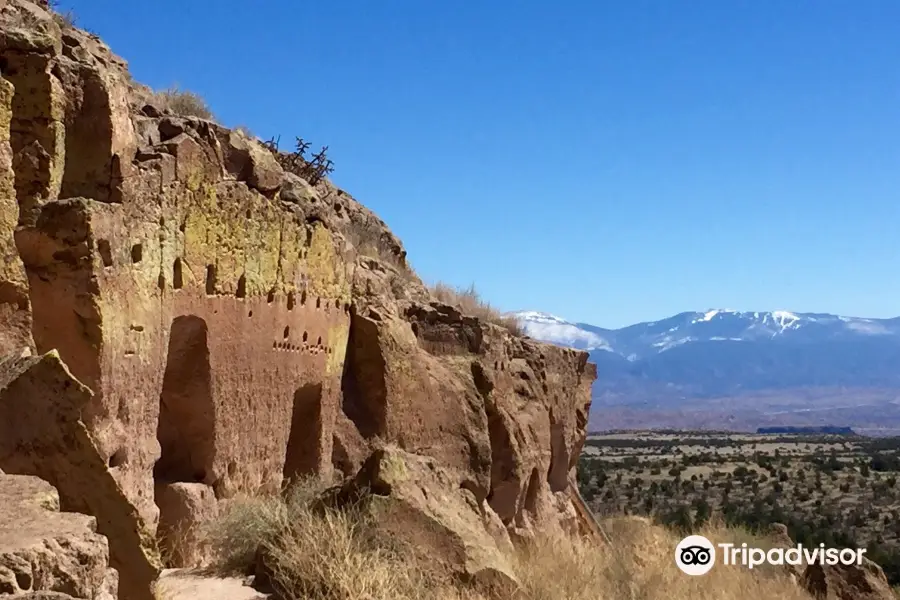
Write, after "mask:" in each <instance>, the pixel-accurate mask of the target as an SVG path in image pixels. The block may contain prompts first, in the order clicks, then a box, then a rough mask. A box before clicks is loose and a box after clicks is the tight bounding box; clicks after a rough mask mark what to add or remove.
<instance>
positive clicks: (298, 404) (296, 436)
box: [284, 383, 322, 481]
mask: <svg viewBox="0 0 900 600" xmlns="http://www.w3.org/2000/svg"><path fill="white" fill-rule="evenodd" d="M321 438H322V385H321V384H319V383H316V384H306V385H304V386H302V387H301V388H299V389H298V390H297V391H296V393H294V408H293V411H292V413H291V432H290V435H289V436H288V444H287V452H286V454H285V457H284V478H285V480H286V481H290V480H292V479H296V478H298V477H302V476H304V475H312V474H314V473H316V472H318V469H319V463H320V462H321V460H322V443H321Z"/></svg>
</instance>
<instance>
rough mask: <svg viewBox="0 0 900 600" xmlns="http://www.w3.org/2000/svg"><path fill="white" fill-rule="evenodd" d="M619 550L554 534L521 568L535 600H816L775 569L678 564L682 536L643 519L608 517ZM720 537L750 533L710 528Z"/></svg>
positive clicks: (525, 554) (524, 557) (530, 551)
mask: <svg viewBox="0 0 900 600" xmlns="http://www.w3.org/2000/svg"><path fill="white" fill-rule="evenodd" d="M604 526H605V528H606V530H607V531H608V532H609V534H610V537H611V538H612V540H613V543H614V544H615V547H614V549H610V548H608V547H605V546H604V547H598V546H597V544H596V543H594V542H592V541H587V540H572V539H570V538H562V537H552V536H551V537H547V538H542V539H540V540H538V541H537V542H536V543H534V544H532V545H530V546H529V547H527V548H525V549H523V550H522V552H521V553H520V556H519V564H518V568H517V572H518V575H519V578H520V579H521V581H522V586H523V588H524V589H523V592H524V594H523V595H524V597H525V598H527V599H528V600H556V599H558V598H566V599H568V600H744V599H745V598H778V599H779V600H811V596H809V595H808V594H807V593H806V592H804V591H803V590H802V589H800V588H799V587H798V586H797V585H796V584H794V583H793V582H791V581H790V580H789V579H788V578H787V577H786V575H785V574H784V573H783V572H780V571H776V570H775V569H769V570H768V571H766V570H757V569H754V570H753V571H750V570H748V569H745V568H742V567H732V566H724V565H721V564H717V565H716V566H715V567H714V568H713V569H712V571H710V572H709V573H707V574H706V575H703V576H700V577H690V576H688V575H685V574H683V573H682V572H681V571H680V570H678V568H677V567H676V566H675V559H674V550H675V546H676V544H677V543H678V542H679V541H680V538H679V536H677V535H675V534H674V533H672V532H670V531H668V530H666V529H663V528H662V527H659V526H656V525H652V524H651V523H649V521H647V520H646V519H641V518H636V517H630V518H629V517H626V518H616V519H611V520H607V521H605V522H604ZM701 533H702V534H703V535H705V536H706V537H708V538H709V539H711V540H713V541H714V542H715V541H717V540H721V541H725V540H727V541H734V540H746V539H747V536H748V535H749V534H747V533H746V532H740V531H732V530H728V529H725V528H722V527H720V526H711V527H710V528H708V529H706V530H704V531H703V532H701Z"/></svg>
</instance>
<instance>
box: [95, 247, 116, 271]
mask: <svg viewBox="0 0 900 600" xmlns="http://www.w3.org/2000/svg"><path fill="white" fill-rule="evenodd" d="M97 251H98V252H100V260H102V261H103V266H104V267H111V266H112V264H113V259H112V249H111V248H110V247H109V240H100V241H99V242H97Z"/></svg>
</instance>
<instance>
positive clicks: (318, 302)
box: [316, 298, 322, 308]
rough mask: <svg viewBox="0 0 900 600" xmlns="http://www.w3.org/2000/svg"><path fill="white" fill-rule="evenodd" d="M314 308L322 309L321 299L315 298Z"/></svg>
mask: <svg viewBox="0 0 900 600" xmlns="http://www.w3.org/2000/svg"><path fill="white" fill-rule="evenodd" d="M316 308H322V299H321V298H316Z"/></svg>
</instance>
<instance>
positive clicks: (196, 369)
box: [153, 315, 214, 483]
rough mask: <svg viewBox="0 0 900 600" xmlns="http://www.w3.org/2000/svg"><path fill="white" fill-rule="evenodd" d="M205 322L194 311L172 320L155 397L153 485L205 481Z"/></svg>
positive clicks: (208, 445)
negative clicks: (158, 452) (160, 385)
mask: <svg viewBox="0 0 900 600" xmlns="http://www.w3.org/2000/svg"><path fill="white" fill-rule="evenodd" d="M210 381H211V378H210V369H209V346H208V331H207V327H206V321H204V320H203V319H201V318H200V317H197V316H194V315H187V316H182V317H178V318H177V319H175V320H174V321H173V322H172V330H171V333H170V335H169V349H168V355H167V362H166V370H165V375H164V376H163V389H162V394H161V395H160V399H159V423H158V425H157V430H156V431H157V433H156V435H157V439H158V440H159V445H160V447H161V448H162V454H161V456H160V458H159V460H158V461H157V462H156V466H155V467H154V469H153V476H154V479H155V481H156V482H157V483H161V482H176V481H187V482H204V483H209V482H205V481H204V480H205V479H206V474H207V471H208V469H209V468H210V466H211V462H212V453H213V448H212V442H213V417H214V412H213V398H212V388H211V386H210Z"/></svg>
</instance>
